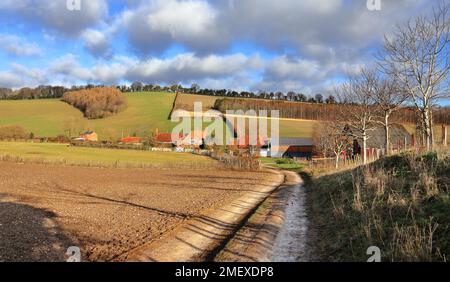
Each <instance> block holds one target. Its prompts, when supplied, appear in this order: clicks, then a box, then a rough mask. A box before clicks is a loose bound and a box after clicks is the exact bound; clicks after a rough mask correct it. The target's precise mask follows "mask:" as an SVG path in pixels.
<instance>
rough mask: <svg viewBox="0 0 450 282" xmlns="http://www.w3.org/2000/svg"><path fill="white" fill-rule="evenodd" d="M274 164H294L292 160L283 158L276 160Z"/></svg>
mask: <svg viewBox="0 0 450 282" xmlns="http://www.w3.org/2000/svg"><path fill="white" fill-rule="evenodd" d="M275 163H276V164H295V162H294V160H292V159H285V158H283V159H277V160H276V161H275Z"/></svg>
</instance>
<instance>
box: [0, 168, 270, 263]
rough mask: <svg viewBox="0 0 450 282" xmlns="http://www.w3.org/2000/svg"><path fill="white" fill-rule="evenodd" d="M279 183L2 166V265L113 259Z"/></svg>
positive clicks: (234, 176)
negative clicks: (76, 253)
mask: <svg viewBox="0 0 450 282" xmlns="http://www.w3.org/2000/svg"><path fill="white" fill-rule="evenodd" d="M275 178H276V176H275V175H273V174H271V173H269V172H239V171H229V170H221V169H216V168H211V169H210V170H207V169H204V170H200V169H197V170H189V169H164V168H159V169H156V168H155V169H152V168H148V169H136V168H134V169H131V168H123V169H120V168H88V167H78V166H62V165H48V164H32V163H14V162H0V238H1V240H0V261H63V260H65V259H66V257H65V253H66V250H67V248H68V247H69V246H78V247H80V249H81V253H82V260H85V261H86V260H87V261H108V260H112V259H115V258H117V257H118V256H120V255H122V254H125V253H126V252H128V251H130V250H131V249H133V248H136V247H138V246H140V245H141V244H144V243H147V242H150V241H153V240H157V239H158V238H160V236H161V235H162V234H164V233H165V232H167V231H170V230H172V229H173V228H175V227H176V226H177V225H178V224H180V223H181V222H183V220H185V219H187V218H189V217H192V216H195V215H196V214H198V213H200V212H201V211H205V210H207V209H214V208H218V207H220V206H222V205H224V204H225V203H227V202H230V201H232V200H234V199H236V198H237V197H239V196H241V195H243V194H244V193H246V192H248V191H249V190H255V189H258V186H260V185H268V184H269V183H270V182H271V181H273V180H274V179H275Z"/></svg>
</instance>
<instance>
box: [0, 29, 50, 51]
mask: <svg viewBox="0 0 450 282" xmlns="http://www.w3.org/2000/svg"><path fill="white" fill-rule="evenodd" d="M0 49H3V50H4V51H6V52H7V53H8V54H11V55H15V56H34V55H40V54H41V53H42V50H41V48H39V46H37V44H36V43H29V42H27V41H25V40H24V39H21V38H20V37H18V36H15V35H8V34H0Z"/></svg>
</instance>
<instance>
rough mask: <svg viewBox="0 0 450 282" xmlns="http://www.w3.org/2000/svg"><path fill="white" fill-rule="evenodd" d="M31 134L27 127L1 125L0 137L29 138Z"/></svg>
mask: <svg viewBox="0 0 450 282" xmlns="http://www.w3.org/2000/svg"><path fill="white" fill-rule="evenodd" d="M28 137H29V134H27V133H26V132H25V129H24V128H23V127H21V126H18V125H9V126H1V127H0V139H27V138H28Z"/></svg>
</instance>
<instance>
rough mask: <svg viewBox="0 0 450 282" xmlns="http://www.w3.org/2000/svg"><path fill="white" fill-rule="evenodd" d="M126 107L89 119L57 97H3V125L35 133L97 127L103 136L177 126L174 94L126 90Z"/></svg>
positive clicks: (0, 104)
mask: <svg viewBox="0 0 450 282" xmlns="http://www.w3.org/2000/svg"><path fill="white" fill-rule="evenodd" d="M125 96H126V97H127V103H128V106H127V108H126V109H125V110H124V111H123V112H120V113H119V114H117V115H114V116H111V117H107V118H104V119H97V120H88V119H86V118H84V117H83V115H82V113H81V112H80V111H79V110H77V109H75V108H73V107H71V106H70V105H68V104H66V103H64V102H62V101H60V100H58V99H50V100H20V101H0V126H1V125H20V126H23V127H24V128H25V130H26V131H28V132H33V133H34V134H35V135H36V136H57V135H59V134H65V133H67V130H68V129H70V128H71V127H74V126H75V127H78V128H77V129H78V130H88V129H89V130H94V131H96V132H98V134H99V135H100V137H101V136H105V135H117V136H118V137H120V136H122V133H123V134H124V135H131V134H134V133H137V134H142V133H150V132H154V131H155V129H156V128H158V129H159V131H160V132H165V131H169V130H171V129H172V128H173V127H174V125H175V124H174V123H172V122H171V121H170V120H169V119H168V116H169V113H170V111H171V109H172V104H173V100H174V98H175V94H171V93H153V92H148V93H126V94H125Z"/></svg>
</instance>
